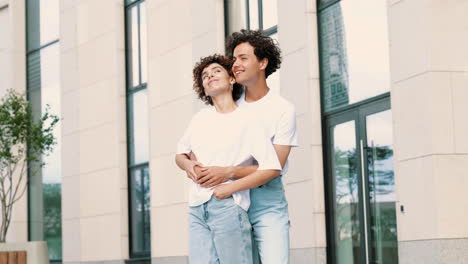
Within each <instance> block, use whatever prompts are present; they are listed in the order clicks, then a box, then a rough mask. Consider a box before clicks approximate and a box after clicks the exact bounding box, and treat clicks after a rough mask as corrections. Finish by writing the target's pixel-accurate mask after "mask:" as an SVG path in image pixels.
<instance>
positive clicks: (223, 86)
mask: <svg viewBox="0 0 468 264" xmlns="http://www.w3.org/2000/svg"><path fill="white" fill-rule="evenodd" d="M202 81H203V88H204V89H205V94H206V95H208V96H211V97H215V96H217V95H220V94H223V93H231V85H232V84H234V83H235V80H234V78H233V77H231V76H229V74H228V72H227V71H226V69H224V67H223V66H221V65H220V64H218V63H212V64H210V65H208V67H206V68H205V69H204V70H203V72H202Z"/></svg>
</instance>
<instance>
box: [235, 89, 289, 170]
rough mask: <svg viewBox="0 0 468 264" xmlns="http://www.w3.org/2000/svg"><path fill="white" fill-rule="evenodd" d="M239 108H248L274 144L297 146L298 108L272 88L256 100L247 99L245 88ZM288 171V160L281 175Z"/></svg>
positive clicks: (238, 102)
mask: <svg viewBox="0 0 468 264" xmlns="http://www.w3.org/2000/svg"><path fill="white" fill-rule="evenodd" d="M237 105H239V108H246V109H248V112H250V113H251V115H252V118H254V119H256V120H257V122H258V123H259V124H260V125H261V126H263V128H264V130H265V131H266V133H267V136H268V138H269V139H270V140H271V142H272V143H273V144H274V145H288V146H292V147H297V146H298V145H297V131H296V110H295V107H294V105H293V104H291V103H290V102H288V101H287V100H286V99H284V98H283V97H281V96H280V95H278V94H275V93H273V92H272V91H271V90H270V91H269V92H268V93H267V94H266V95H265V96H264V97H262V98H261V99H259V100H257V101H255V102H246V101H245V90H244V92H243V93H242V95H241V97H240V98H239V100H237ZM287 171H288V161H286V163H285V165H284V168H283V170H282V171H281V175H284V174H285V173H286V172H287Z"/></svg>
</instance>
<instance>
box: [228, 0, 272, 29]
mask: <svg viewBox="0 0 468 264" xmlns="http://www.w3.org/2000/svg"><path fill="white" fill-rule="evenodd" d="M225 4H226V6H225V8H226V9H227V17H226V25H227V28H226V29H227V32H226V33H227V35H229V34H231V33H233V32H236V31H240V30H241V29H250V30H257V29H262V30H264V31H265V30H269V29H272V28H274V27H275V26H276V25H277V24H278V10H277V5H278V1H277V0H268V1H267V0H226V1H225ZM274 31H276V30H274ZM270 34H271V33H270Z"/></svg>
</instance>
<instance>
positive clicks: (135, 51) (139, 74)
mask: <svg viewBox="0 0 468 264" xmlns="http://www.w3.org/2000/svg"><path fill="white" fill-rule="evenodd" d="M129 2H131V3H130V4H129V5H127V6H126V14H127V18H126V21H127V22H126V23H127V25H126V28H127V32H126V35H127V36H126V38H127V49H126V50H127V69H128V70H127V113H128V115H127V116H128V119H129V122H128V128H127V131H128V152H129V161H128V162H129V164H128V167H129V174H128V177H129V182H130V186H129V193H128V195H129V197H130V204H129V207H130V208H129V212H130V215H129V218H130V241H129V242H130V257H131V258H141V257H149V256H150V255H151V231H150V198H149V197H150V189H149V186H150V178H149V177H150V176H149V164H148V160H149V135H148V131H149V123H148V121H149V120H148V93H147V89H146V82H147V75H148V74H147V72H148V70H147V69H148V67H147V66H148V65H147V56H148V52H147V27H146V4H145V2H144V1H127V2H126V3H129Z"/></svg>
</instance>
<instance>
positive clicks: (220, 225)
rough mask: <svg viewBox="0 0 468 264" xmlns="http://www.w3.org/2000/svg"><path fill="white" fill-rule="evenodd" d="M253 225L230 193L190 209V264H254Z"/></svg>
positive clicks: (212, 198)
mask: <svg viewBox="0 0 468 264" xmlns="http://www.w3.org/2000/svg"><path fill="white" fill-rule="evenodd" d="M251 230H252V227H251V225H250V223H249V218H248V215H247V212H246V211H245V210H244V209H242V208H240V207H239V206H238V205H237V204H236V203H234V199H233V198H232V196H231V197H229V198H226V199H222V200H219V199H217V198H215V197H214V196H212V197H211V199H210V200H209V201H208V202H206V203H204V204H202V205H199V206H194V207H190V209H189V237H190V239H189V263H190V264H212V263H213V264H214V263H220V264H243V263H245V264H251V263H252V239H251Z"/></svg>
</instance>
